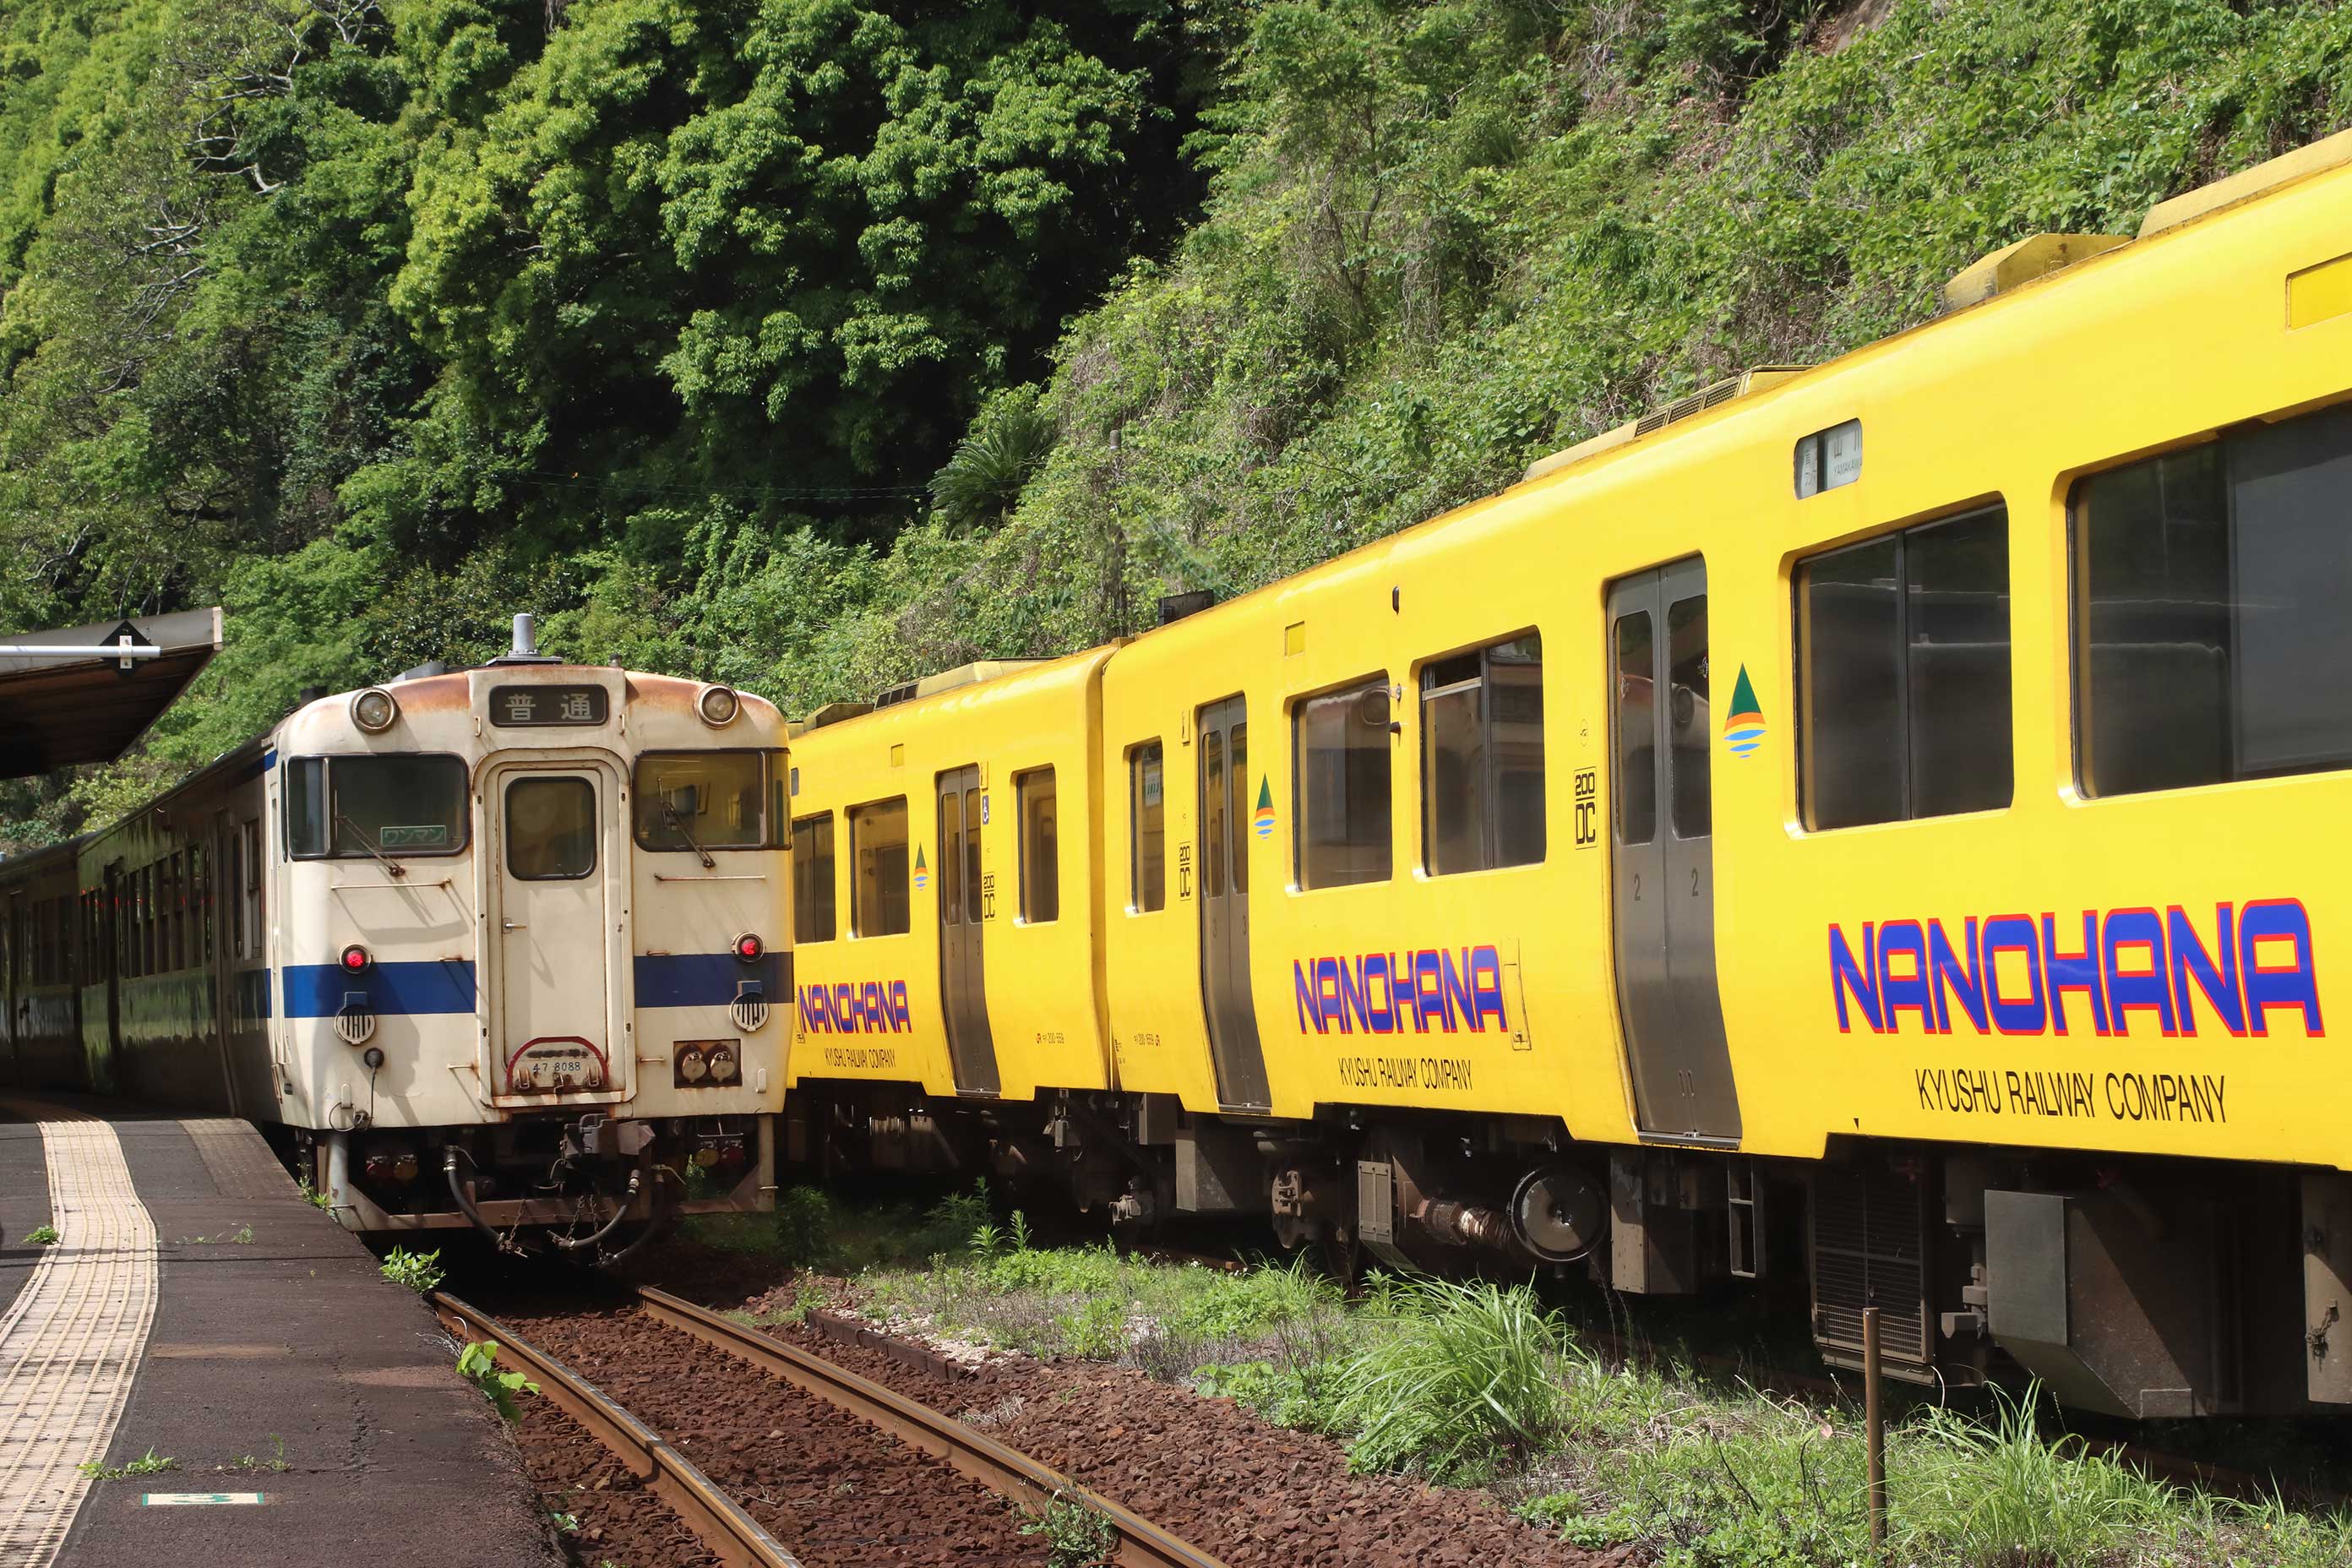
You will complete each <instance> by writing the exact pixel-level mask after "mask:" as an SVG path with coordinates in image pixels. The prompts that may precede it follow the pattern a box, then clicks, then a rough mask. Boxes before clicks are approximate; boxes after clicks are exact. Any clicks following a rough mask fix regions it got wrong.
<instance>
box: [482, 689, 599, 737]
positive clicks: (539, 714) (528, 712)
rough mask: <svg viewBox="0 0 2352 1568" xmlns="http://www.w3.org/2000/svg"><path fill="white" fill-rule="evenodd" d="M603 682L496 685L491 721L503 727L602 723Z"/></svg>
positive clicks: (491, 701)
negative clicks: (588, 683)
mask: <svg viewBox="0 0 2352 1568" xmlns="http://www.w3.org/2000/svg"><path fill="white" fill-rule="evenodd" d="M605 712H606V708H605V695H604V688H603V687H601V686H493V687H491V688H490V722H491V723H493V724H496V725H498V726H499V728H500V729H509V730H510V729H518V728H521V727H523V726H527V725H541V724H602V723H603V722H604V716H605Z"/></svg>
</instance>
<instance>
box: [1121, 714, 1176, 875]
mask: <svg viewBox="0 0 2352 1568" xmlns="http://www.w3.org/2000/svg"><path fill="white" fill-rule="evenodd" d="M1127 776H1128V821H1129V825H1130V826H1129V838H1130V840H1131V844H1130V849H1129V857H1128V873H1129V878H1130V879H1132V881H1133V884H1134V890H1133V893H1132V896H1131V897H1130V898H1129V901H1128V906H1127V907H1128V908H1129V909H1130V910H1135V911H1137V912H1139V913H1141V914H1150V913H1151V912H1152V911H1153V910H1164V909H1166V908H1167V907H1168V777H1167V771H1166V768H1165V766H1164V760H1163V756H1162V753H1161V752H1160V742H1157V741H1146V742H1144V743H1143V744H1142V745H1140V746H1138V747H1136V748H1135V749H1134V750H1133V751H1131V752H1128V754H1127Z"/></svg>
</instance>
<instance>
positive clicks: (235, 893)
mask: <svg viewBox="0 0 2352 1568" xmlns="http://www.w3.org/2000/svg"><path fill="white" fill-rule="evenodd" d="M224 870H225V872H226V875H224V876H223V877H222V879H221V880H222V882H223V884H224V885H226V887H227V889H228V897H227V899H226V900H224V901H223V906H222V912H223V913H224V914H226V916H227V917H228V951H229V956H230V957H232V958H243V957H244V956H245V835H244V834H243V833H232V834H230V835H229V836H228V865H227V866H226V868H224Z"/></svg>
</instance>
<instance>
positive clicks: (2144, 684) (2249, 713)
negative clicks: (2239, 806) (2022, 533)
mask: <svg viewBox="0 0 2352 1568" xmlns="http://www.w3.org/2000/svg"><path fill="white" fill-rule="evenodd" d="M2347 497H2352V408H2341V407H2339V408H2333V409H2328V410H2326V411H2325V412H2323V413H2319V414H2313V415H2306V416H2303V417H2301V418H2297V419H2288V420H2283V421H2281V422H2280V423H2278V424H2276V425H2268V426H2260V427H2258V428H2254V429H2251V430H2248V431H2246V432H2244V433H2242V434H2239V435H2233V436H2230V437H2225V438H2223V439H2222V440H2220V441H2217V442H2212V443H2210V444H2208V445H2206V446H2202V447H2192V448H2190V449H2189V450H2187V451H2182V452H2170V453H2167V454H2165V455H2164V456H2162V457H2158V458H2148V459H2147V460H2146V461H2143V462H2138V463H2134V464H2132V465H2131V466H2130V467H2128V468H2117V469H2115V470H2112V471H2110V472H2108V473H2104V474H2098V475H2095V476H2093V477H2092V478H2090V479H2084V480H2083V481H2082V482H2081V483H2079V484H2078V485H2076V486H2075V487H2074V498H2073V508H2072V510H2073V513H2074V541H2073V544H2074V596H2075V629H2076V636H2077V637H2078V638H2079V639H2080V641H2081V647H2080V648H2079V649H2078V652H2077V656H2076V659H2075V666H2076V682H2077V699H2078V701H2079V704H2080V709H2081V712H2080V717H2079V720H2078V744H2079V753H2080V763H2081V770H2082V783H2083V787H2084V790H2085V792H2086V793H2088V794H2091V795H2129V794H2134V793H2137V792H2139V791H2144V790H2155V789H2180V788H2186V787H2189V786H2192V785H2197V784H2228V783H2231V782H2232V781H2235V780H2238V779H2254V778H2273V777H2278V776H2281V775H2284V774H2291V773H2313V772H2316V771H2318V770H2321V769H2327V768H2342V767H2347V766H2352V679H2347V677H2352V619H2347V617H2346V616H2345V614H2344V605H2345V602H2346V599H2347V595H2352V530H2347V527H2346V524H2347V522H2352V500H2347Z"/></svg>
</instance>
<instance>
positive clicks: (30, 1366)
mask: <svg viewBox="0 0 2352 1568" xmlns="http://www.w3.org/2000/svg"><path fill="white" fill-rule="evenodd" d="M41 1144H42V1148H43V1150H44V1152H46V1153H47V1157H48V1166H49V1210H50V1220H49V1223H50V1224H52V1225H54V1226H57V1228H58V1239H57V1241H56V1242H54V1243H53V1244H51V1246H50V1247H48V1249H47V1251H46V1252H45V1253H43V1254H42V1257H41V1261H40V1262H39V1263H38V1264H37V1265H36V1266H35V1267H34V1269H33V1277H32V1278H31V1279H27V1280H26V1282H25V1288H24V1289H23V1290H21V1291H19V1292H18V1293H17V1296H16V1300H15V1301H14V1302H13V1303H12V1304H11V1305H10V1306H9V1308H8V1313H7V1316H6V1317H5V1318H0V1568H47V1564H48V1563H50V1562H51V1561H52V1560H53V1559H54V1558H55V1557H56V1555H57V1551H58V1545H59V1544H60V1543H61V1542H63V1541H64V1540H65V1537H66V1531H67V1529H68V1527H69V1526H70V1525H71V1524H72V1523H73V1517H74V1513H75V1510H78V1509H79V1508H80V1507H81V1500H82V1498H83V1496H84V1494H86V1493H87V1492H88V1491H89V1479H88V1478H87V1477H85V1476H83V1475H82V1473H81V1471H80V1469H79V1467H80V1466H81V1465H84V1464H87V1463H89V1462H91V1461H93V1460H99V1459H103V1458H105V1457H106V1448H107V1445H108V1444H109V1443H110V1442H111V1441H113V1438H114V1428H115V1424H116V1423H117V1422H119V1421H120V1420H121V1418H122V1406H123V1404H124V1402H125V1401H127V1400H128V1399H129V1398H130V1397H131V1379H132V1377H133V1376H134V1375H135V1374H136V1373H137V1372H138V1370H139V1356H140V1352H142V1350H143V1349H144V1348H145V1346H146V1343H147V1334H148V1331H149V1330H150V1329H151V1328H152V1327H153V1326H154V1322H155V1285H156V1273H157V1266H156V1258H155V1222H154V1220H153V1219H152V1218H151V1217H150V1216H149V1215H148V1213H147V1205H144V1204H142V1203H141V1202H140V1201H139V1194H138V1193H137V1191H136V1190H134V1189H133V1188H132V1186H131V1167H130V1165H129V1164H128V1163H125V1162H124V1160H123V1158H122V1142H121V1140H120V1139H118V1138H117V1137H115V1135H114V1129H113V1128H112V1127H110V1126H109V1125H107V1123H105V1122H103V1121H97V1120H94V1119H93V1120H89V1121H44V1122H42V1123H41Z"/></svg>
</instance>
